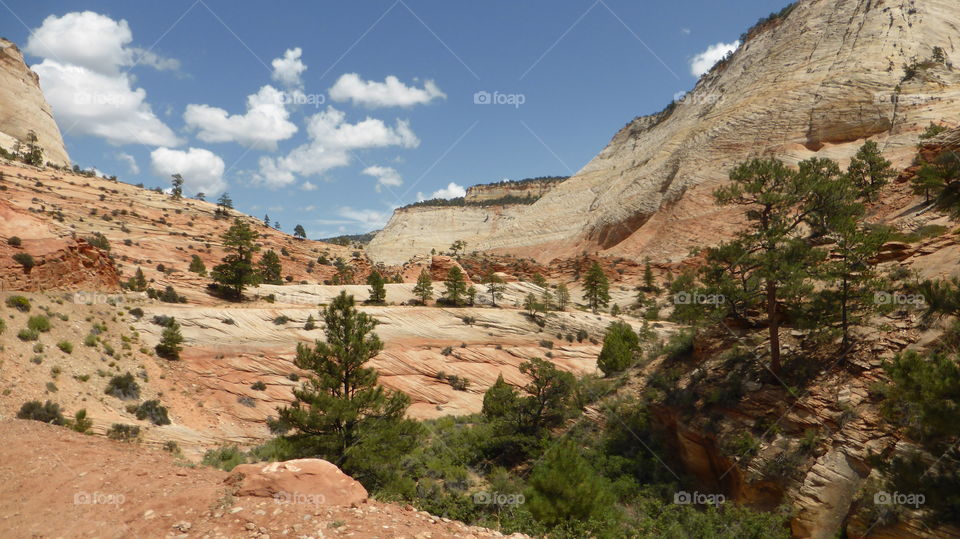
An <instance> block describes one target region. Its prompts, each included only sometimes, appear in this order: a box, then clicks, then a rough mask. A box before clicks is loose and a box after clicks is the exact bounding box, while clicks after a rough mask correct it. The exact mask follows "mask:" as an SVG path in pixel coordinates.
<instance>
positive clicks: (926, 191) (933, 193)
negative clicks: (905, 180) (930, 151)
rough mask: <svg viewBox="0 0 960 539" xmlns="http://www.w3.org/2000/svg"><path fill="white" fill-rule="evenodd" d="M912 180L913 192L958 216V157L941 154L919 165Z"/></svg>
mask: <svg viewBox="0 0 960 539" xmlns="http://www.w3.org/2000/svg"><path fill="white" fill-rule="evenodd" d="M921 165H922V166H921V167H920V170H919V172H917V175H916V177H915V178H914V179H913V183H912V185H913V190H914V192H915V193H917V194H923V195H924V196H925V197H926V200H927V202H930V201H933V202H934V203H935V204H936V206H937V207H938V208H940V209H942V210H944V211H947V212H950V213H951V214H952V215H953V216H954V217H957V216H960V156H958V155H957V154H956V153H955V152H950V151H948V152H943V153H941V154H940V155H939V156H937V157H936V158H935V159H934V160H933V161H932V162H923V163H921Z"/></svg>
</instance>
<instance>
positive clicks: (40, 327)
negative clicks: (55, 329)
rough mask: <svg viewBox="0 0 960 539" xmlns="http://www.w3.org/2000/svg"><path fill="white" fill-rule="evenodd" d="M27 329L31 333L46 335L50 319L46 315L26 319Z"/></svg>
mask: <svg viewBox="0 0 960 539" xmlns="http://www.w3.org/2000/svg"><path fill="white" fill-rule="evenodd" d="M27 327H28V328H30V329H31V330H33V331H39V332H40V333H46V332H48V331H50V319H49V318H47V316H46V315H43V314H38V315H36V316H31V317H30V318H28V319H27Z"/></svg>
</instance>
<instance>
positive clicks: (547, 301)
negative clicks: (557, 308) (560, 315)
mask: <svg viewBox="0 0 960 539" xmlns="http://www.w3.org/2000/svg"><path fill="white" fill-rule="evenodd" d="M553 302H554V296H553V292H551V291H550V289H549V288H544V289H543V292H541V293H540V304H541V305H543V310H544V311H550V310H553V306H554V304H553Z"/></svg>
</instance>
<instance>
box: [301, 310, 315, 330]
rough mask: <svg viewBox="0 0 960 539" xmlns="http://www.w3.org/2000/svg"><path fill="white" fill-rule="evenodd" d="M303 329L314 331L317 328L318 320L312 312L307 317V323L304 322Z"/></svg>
mask: <svg viewBox="0 0 960 539" xmlns="http://www.w3.org/2000/svg"><path fill="white" fill-rule="evenodd" d="M303 329H304V330H305V331H313V330H315V329H317V320H316V319H315V318H314V317H313V315H312V314H311V315H310V316H308V317H307V321H306V323H304V324H303Z"/></svg>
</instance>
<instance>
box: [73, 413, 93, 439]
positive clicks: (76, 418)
mask: <svg viewBox="0 0 960 539" xmlns="http://www.w3.org/2000/svg"><path fill="white" fill-rule="evenodd" d="M70 428H71V429H73V430H74V431H76V432H79V433H80V434H91V432H90V429H92V428H93V421H91V420H90V418H88V417H87V411H86V410H85V409H80V410H77V413H75V414H73V421H71V422H70Z"/></svg>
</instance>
